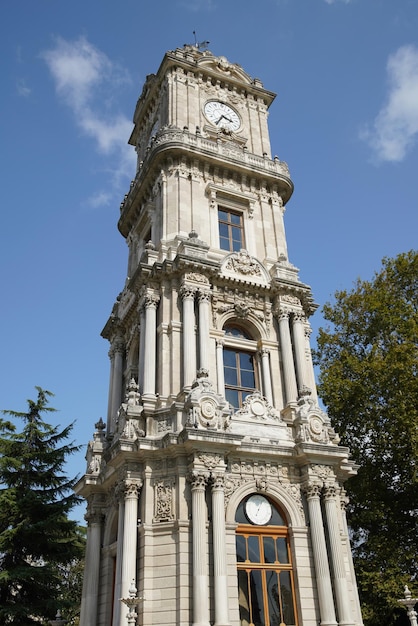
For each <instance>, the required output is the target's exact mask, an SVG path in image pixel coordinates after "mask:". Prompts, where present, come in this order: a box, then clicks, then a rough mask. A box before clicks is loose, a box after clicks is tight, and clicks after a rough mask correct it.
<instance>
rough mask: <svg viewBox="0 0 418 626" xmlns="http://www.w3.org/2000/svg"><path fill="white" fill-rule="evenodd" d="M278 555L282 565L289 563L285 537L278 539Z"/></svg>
mask: <svg viewBox="0 0 418 626" xmlns="http://www.w3.org/2000/svg"><path fill="white" fill-rule="evenodd" d="M276 545H277V554H278V556H279V562H280V563H289V556H288V554H287V544H286V539H285V537H278V538H277V539H276Z"/></svg>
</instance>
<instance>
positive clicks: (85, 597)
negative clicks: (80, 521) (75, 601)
mask: <svg viewBox="0 0 418 626" xmlns="http://www.w3.org/2000/svg"><path fill="white" fill-rule="evenodd" d="M86 520H87V544H86V558H85V568H84V579H83V591H82V596H81V610H80V626H91V625H92V624H96V620H97V605H98V593H99V572H100V554H101V537H102V523H103V515H102V512H101V510H98V509H96V507H95V506H94V502H93V503H92V504H89V510H88V512H87V515H86Z"/></svg>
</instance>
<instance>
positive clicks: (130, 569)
mask: <svg viewBox="0 0 418 626" xmlns="http://www.w3.org/2000/svg"><path fill="white" fill-rule="evenodd" d="M123 487H124V501H125V504H124V519H123V545H122V568H121V571H122V573H121V585H120V590H121V598H128V597H129V587H130V585H131V583H132V580H135V581H136V549H137V537H138V497H139V492H140V490H141V487H142V481H141V480H140V479H132V478H130V479H127V480H126V481H125V483H124V485H123ZM125 624H126V619H125V615H124V614H123V612H122V611H120V622H119V625H120V626H125Z"/></svg>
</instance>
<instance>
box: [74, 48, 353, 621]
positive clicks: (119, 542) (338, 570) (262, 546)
mask: <svg viewBox="0 0 418 626" xmlns="http://www.w3.org/2000/svg"><path fill="white" fill-rule="evenodd" d="M274 97H275V95H274V94H273V93H272V92H270V91H267V90H266V89H264V87H263V85H262V83H261V82H260V81H259V80H258V79H253V78H251V77H250V76H249V75H248V74H247V73H246V72H245V71H244V70H243V69H242V68H241V67H240V66H239V65H236V64H233V63H229V62H228V61H227V59H226V58H225V57H216V56H214V55H213V54H212V53H211V52H209V51H202V50H199V49H198V48H197V47H194V46H185V47H183V48H180V49H177V50H175V51H173V52H168V53H167V54H166V55H165V56H164V59H163V61H162V63H161V66H160V68H159V69H158V71H157V73H156V74H151V75H149V76H148V77H147V80H146V82H145V85H144V87H143V90H142V94H141V96H140V98H139V100H138V103H137V105H136V109H135V114H134V129H133V132H132V135H131V137H130V140H129V142H130V144H131V145H133V146H135V149H136V152H137V156H138V161H137V163H138V164H137V172H136V176H135V179H134V180H133V181H132V183H131V186H130V189H129V191H128V193H127V195H126V196H125V199H124V201H123V203H122V205H121V209H120V218H119V222H118V227H119V230H120V232H121V234H122V235H123V237H125V239H126V242H127V244H128V248H129V260H128V272H127V279H126V282H125V287H124V288H123V290H122V292H121V294H120V295H119V296H118V298H117V301H116V303H115V304H114V306H113V309H112V313H111V315H110V317H109V320H108V321H107V323H106V325H105V327H104V329H103V331H102V335H103V337H104V338H105V339H107V340H108V341H109V344H110V352H109V354H110V361H111V372H110V384H109V402H108V407H109V408H108V414H107V421H106V424H104V422H103V421H102V420H100V421H99V422H98V423H97V424H96V431H95V433H94V436H93V440H92V441H91V442H90V443H89V446H88V451H87V471H86V474H85V475H84V477H83V478H82V480H80V482H79V484H78V492H79V493H80V494H82V495H83V496H84V497H85V498H86V500H87V504H88V506H87V516H86V519H87V521H88V538H87V554H86V570H85V580H84V587H83V600H82V609H81V626H121V625H123V624H128V623H139V624H141V625H142V626H151V625H167V626H168V625H169V626H192V625H193V626H209V625H212V624H214V625H215V626H248V625H253V626H279V625H282V626H284V625H286V626H293V625H299V626H317V625H318V624H322V625H323V626H334V625H337V624H340V625H341V626H343V625H344V626H354V625H358V624H361V614H360V609H359V601H358V593H357V587H356V581H355V576H354V571H353V564H352V560H351V552H350V545H349V539H348V533H347V525H346V520H345V511H344V505H345V502H346V499H345V495H344V488H343V483H344V481H345V480H346V479H347V478H349V477H350V475H353V474H354V473H355V467H354V466H353V464H352V462H350V461H349V459H348V450H347V449H346V448H344V447H342V446H340V445H338V444H339V440H338V436H337V434H336V433H335V432H334V430H333V429H332V426H331V424H330V421H329V419H328V417H327V415H326V414H325V413H324V412H323V411H322V410H321V409H320V408H319V406H318V403H317V397H316V389H315V381H314V372H313V367H312V361H311V353H310V347H309V335H310V327H309V323H308V318H309V316H310V315H311V314H312V313H313V312H314V311H315V308H316V305H315V304H314V301H313V299H312V295H311V291H310V288H309V287H308V286H307V285H305V284H304V283H302V282H301V281H300V279H299V276H298V270H297V268H296V267H294V266H293V265H292V264H291V263H290V261H289V260H288V254H287V247H286V237H285V230H284V224H283V214H284V208H285V205H286V203H287V202H288V200H289V199H290V197H291V195H292V191H293V184H292V181H291V179H290V175H289V170H288V167H287V165H286V163H284V162H282V161H280V160H279V159H278V158H277V157H274V158H272V155H271V150H270V140H269V132H268V126H267V116H268V109H269V106H270V104H271V103H272V102H273V99H274ZM131 586H132V587H131ZM135 587H136V588H137V590H138V592H137V595H136V594H135V590H134V589H135ZM130 588H131V596H132V597H134V596H135V597H137V598H138V600H137V604H135V602H136V601H135V600H133V603H132V604H133V605H134V606H132V607H131V613H130V617H129V618H128V617H127V612H128V609H127V607H126V606H125V604H124V603H122V602H121V599H125V600H127V599H128V598H129V597H130V591H129V590H130ZM135 612H136V613H137V614H138V620H137V622H136V621H135V619H136V618H135Z"/></svg>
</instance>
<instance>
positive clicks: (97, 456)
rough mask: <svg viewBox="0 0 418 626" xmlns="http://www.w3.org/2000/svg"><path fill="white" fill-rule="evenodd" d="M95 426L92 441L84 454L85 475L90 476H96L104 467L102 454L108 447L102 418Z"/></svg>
mask: <svg viewBox="0 0 418 626" xmlns="http://www.w3.org/2000/svg"><path fill="white" fill-rule="evenodd" d="M95 426H96V430H95V432H94V435H93V440H92V441H89V444H88V446H87V452H86V461H87V471H86V473H87V474H92V475H98V474H99V473H100V471H101V469H102V468H103V467H104V466H105V464H106V463H105V460H104V459H103V453H104V451H105V450H106V448H107V447H108V443H107V441H106V435H105V429H106V424H105V423H104V421H103V420H102V418H100V419H99V421H98V422H96V424H95Z"/></svg>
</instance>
